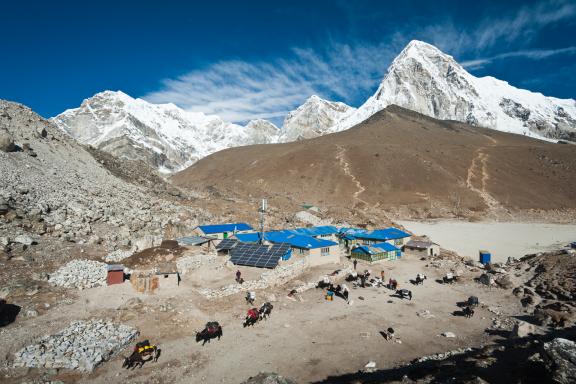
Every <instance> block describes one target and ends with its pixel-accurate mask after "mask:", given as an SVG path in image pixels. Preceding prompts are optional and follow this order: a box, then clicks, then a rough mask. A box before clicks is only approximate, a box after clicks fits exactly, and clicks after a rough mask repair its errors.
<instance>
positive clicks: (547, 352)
mask: <svg viewBox="0 0 576 384" xmlns="http://www.w3.org/2000/svg"><path fill="white" fill-rule="evenodd" d="M541 355H542V357H543V358H544V361H545V363H546V365H547V366H548V369H549V370H550V371H551V372H552V375H553V379H554V382H555V383H561V384H568V383H574V378H576V343H574V342H573V341H570V340H567V339H561V338H557V339H554V340H552V341H551V342H549V343H546V344H544V348H543V353H541Z"/></svg>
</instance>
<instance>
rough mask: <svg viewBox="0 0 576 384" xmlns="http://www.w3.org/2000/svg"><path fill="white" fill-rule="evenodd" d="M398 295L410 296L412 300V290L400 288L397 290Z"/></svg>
mask: <svg viewBox="0 0 576 384" xmlns="http://www.w3.org/2000/svg"><path fill="white" fill-rule="evenodd" d="M396 295H398V296H399V297H400V298H401V299H405V298H408V299H410V300H412V291H409V290H408V289H399V290H397V291H396Z"/></svg>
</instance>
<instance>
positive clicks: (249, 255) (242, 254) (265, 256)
mask: <svg viewBox="0 0 576 384" xmlns="http://www.w3.org/2000/svg"><path fill="white" fill-rule="evenodd" d="M289 249H290V246H288V245H286V244H276V245H273V246H271V247H270V246H268V245H261V244H243V243H239V244H238V245H236V246H235V247H234V248H232V249H231V250H230V261H232V263H234V264H236V265H248V266H251V267H261V268H275V267H276V266H277V265H278V261H279V260H280V258H281V257H282V256H284V255H285V254H286V252H288V250H289Z"/></svg>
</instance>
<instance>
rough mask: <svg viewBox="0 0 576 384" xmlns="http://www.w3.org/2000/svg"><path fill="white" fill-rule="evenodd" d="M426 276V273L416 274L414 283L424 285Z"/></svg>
mask: <svg viewBox="0 0 576 384" xmlns="http://www.w3.org/2000/svg"><path fill="white" fill-rule="evenodd" d="M426 279H427V277H426V275H422V274H420V273H419V274H418V275H416V279H414V284H416V285H418V284H422V285H424V280H426Z"/></svg>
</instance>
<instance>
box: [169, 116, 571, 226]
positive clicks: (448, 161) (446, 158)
mask: <svg viewBox="0 0 576 384" xmlns="http://www.w3.org/2000/svg"><path fill="white" fill-rule="evenodd" d="M172 181H173V182H174V183H175V184H176V185H180V186H184V187H194V188H198V187H199V186H201V187H207V188H210V189H217V190H220V191H227V192H228V193H232V194H236V195H245V196H249V195H250V196H255V197H260V196H269V197H274V196H286V197H291V198H293V199H294V200H295V201H299V202H303V201H306V202H312V203H316V204H318V205H320V206H340V207H356V208H359V209H361V210H364V211H366V210H369V209H384V210H386V211H389V212H393V213H394V212H396V213H402V212H404V213H412V214H415V215H422V216H429V217H431V216H453V215H456V216H458V215H463V216H474V215H483V214H485V213H486V212H487V211H490V212H492V213H500V214H510V212H519V211H523V210H565V209H573V208H576V193H575V192H574V191H576V146H574V145H569V144H556V143H549V142H544V141H539V140H534V139H530V138H528V137H524V136H520V135H514V134H508V133H502V132H497V131H494V130H489V129H483V128H478V127H473V126H470V125H467V124H463V123H458V122H452V121H440V120H435V119H433V118H430V117H426V116H424V115H421V114H418V113H415V112H412V111H409V110H406V109H403V108H400V107H397V106H390V107H388V108H386V109H385V110H383V111H381V112H379V113H377V114H375V115H373V116H372V117H371V118H369V119H368V120H366V121H364V122H363V123H361V124H359V125H357V126H355V127H353V128H351V129H349V130H346V131H343V132H339V133H335V134H331V135H326V136H322V137H318V138H315V139H310V140H305V141H300V142H293V143H286V144H272V145H254V146H246V147H238V148H232V149H227V150H224V151H221V152H217V153H215V154H213V155H211V156H208V157H206V158H204V159H202V160H201V161H199V162H198V163H196V164H194V165H193V166H191V167H189V168H187V169H186V170H184V171H182V172H180V173H178V174H176V175H174V176H173V179H172Z"/></svg>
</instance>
